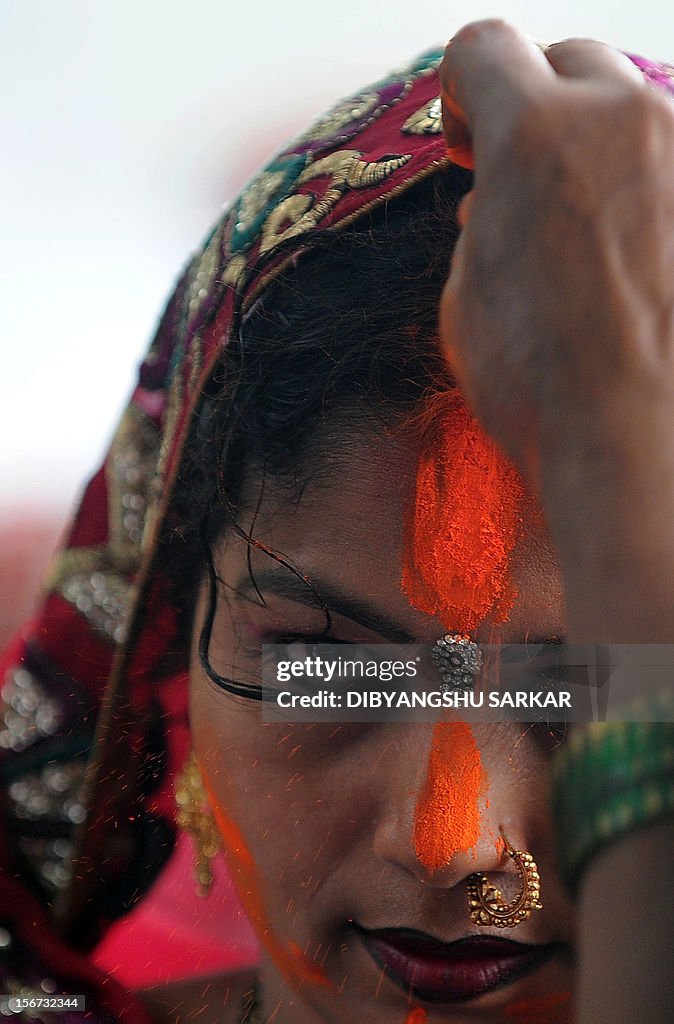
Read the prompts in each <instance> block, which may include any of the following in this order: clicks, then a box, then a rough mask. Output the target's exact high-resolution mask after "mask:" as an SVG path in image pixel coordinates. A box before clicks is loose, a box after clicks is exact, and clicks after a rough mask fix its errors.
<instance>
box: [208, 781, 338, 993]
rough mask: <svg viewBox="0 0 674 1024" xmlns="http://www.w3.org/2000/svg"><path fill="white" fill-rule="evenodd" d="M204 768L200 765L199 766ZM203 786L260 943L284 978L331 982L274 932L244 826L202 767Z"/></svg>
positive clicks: (289, 943) (317, 967)
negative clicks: (232, 815)
mask: <svg viewBox="0 0 674 1024" xmlns="http://www.w3.org/2000/svg"><path fill="white" fill-rule="evenodd" d="M200 767H201V766H200ZM201 776H202V779H203V783H204V789H205V791H206V795H207V797H208V803H209V805H210V808H211V810H212V812H213V817H214V818H215V823H216V825H217V826H218V831H219V833H220V835H221V836H222V840H223V843H224V844H225V847H226V849H227V852H228V854H229V856H230V858H231V860H232V862H233V865H234V871H233V872H232V881H233V882H234V885H235V887H236V891H237V893H238V896H239V898H240V900H241V902H242V903H243V905H244V907H245V909H246V912H247V914H248V916H249V918H250V921H251V923H252V925H253V927H254V928H255V931H256V932H257V934H258V936H259V938H260V940H261V942H262V943H263V944H264V947H265V949H266V950H267V952H268V953H269V956H270V957H271V959H272V960H273V962H274V964H275V965H276V966H277V967H278V969H279V971H280V972H281V974H283V976H284V977H285V978H287V979H288V980H289V981H290V982H291V983H294V984H295V985H296V986H297V985H298V984H300V983H302V982H305V983H306V982H311V983H313V984H319V985H330V984H331V983H330V981H329V979H328V978H327V976H326V974H325V972H324V971H323V969H322V968H321V967H319V966H318V965H317V964H313V963H311V962H309V961H308V960H307V959H306V957H304V956H303V954H302V951H301V950H300V949H299V948H298V946H297V945H296V944H295V943H292V942H288V943H284V942H282V941H281V939H279V937H278V936H277V935H276V934H275V932H274V930H273V928H272V926H271V924H270V922H269V919H268V917H267V913H266V911H265V908H264V903H263V901H262V895H261V894H262V892H263V883H262V879H261V878H260V877H259V873H258V870H257V867H256V865H255V860H254V858H253V855H252V853H251V851H250V850H249V849H248V846H247V844H246V841H245V839H244V837H243V835H242V833H241V829H240V828H239V826H238V825H237V824H236V822H235V821H234V820H233V819H232V818H230V817H229V816H228V815H227V814H225V812H224V811H223V809H222V808H221V807H220V805H219V803H218V800H217V797H216V796H215V792H214V789H213V786H212V785H211V782H210V779H209V778H208V776H207V775H206V773H205V771H203V769H201Z"/></svg>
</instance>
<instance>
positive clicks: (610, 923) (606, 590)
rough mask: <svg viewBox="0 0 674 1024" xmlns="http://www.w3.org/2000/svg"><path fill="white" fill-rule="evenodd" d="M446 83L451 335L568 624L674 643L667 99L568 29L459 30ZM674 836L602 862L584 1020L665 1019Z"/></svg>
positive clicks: (445, 332)
mask: <svg viewBox="0 0 674 1024" xmlns="http://www.w3.org/2000/svg"><path fill="white" fill-rule="evenodd" d="M441 81H442V86H443V95H444V96H445V97H446V100H447V102H446V103H445V131H446V135H447V138H448V142H449V144H450V145H451V146H459V147H462V148H463V150H464V152H465V148H466V147H467V146H470V148H471V149H472V155H473V158H474V163H475V172H476V179H475V180H476V187H475V190H474V193H473V195H472V197H471V199H470V200H469V202H467V203H466V204H465V206H464V210H463V223H464V231H463V234H462V238H461V240H460V243H459V246H458V249H457V253H456V257H455V260H454V265H453V268H452V273H451V275H450V277H449V280H448V283H447V286H446V288H445V291H444V295H443V301H442V309H441V334H442V342H443V345H444V348H445V351H446V353H447V355H448V358H449V359H450V361H451V362H452V364H453V365H454V367H455V370H456V372H457V374H458V376H459V379H460V381H461V384H462V386H463V388H464V390H465V391H466V393H467V394H468V395H469V397H470V400H471V403H472V406H473V409H474V411H475V412H476V413H477V415H478V416H479V417H480V418H481V420H482V422H483V424H484V425H485V426H486V427H487V429H488V430H489V431H490V432H491V434H492V436H493V437H494V439H495V440H496V441H497V442H499V443H500V444H501V445H502V447H503V448H504V449H505V450H507V451H508V452H509V453H510V454H511V455H512V456H513V458H515V460H516V461H517V462H518V463H519V465H520V467H521V469H522V471H523V473H524V474H525V476H526V477H527V478H528V479H529V481H530V483H531V485H532V487H533V488H534V489H535V490H536V491H537V493H538V494H539V496H540V500H541V504H542V505H543V508H544V510H545V515H546V519H547V522H548V523H549V525H550V531H551V536H552V538H553V543H554V547H555V550H556V551H557V552H558V554H559V560H560V568H561V573H562V579H563V584H564V592H565V599H566V609H567V628H568V635H569V638H570V639H571V640H572V641H580V642H588V641H589V642H609V643H611V642H616V643H620V642H622V643H624V642H633V643H637V642H639V643H644V642H655V643H670V642H671V641H672V638H673V637H674V612H673V611H672V609H674V533H673V532H672V529H671V523H672V521H673V518H674V432H673V431H672V427H671V425H672V422H673V421H674V372H673V369H674V320H673V318H672V308H673V306H674V242H673V239H674V107H673V105H672V103H671V100H669V99H667V98H666V97H664V96H663V95H661V94H659V93H658V92H656V91H655V90H652V89H649V88H647V86H646V85H645V84H644V82H643V80H642V78H641V76H640V75H639V74H637V73H636V72H635V69H634V67H633V66H632V65H631V63H630V62H629V61H628V60H627V59H626V58H624V57H623V56H622V55H620V54H618V53H616V52H615V51H612V50H610V49H609V48H608V47H605V46H602V45H601V44H598V43H593V42H589V41H587V40H571V41H568V42H566V43H562V44H559V45H557V46H554V47H550V48H548V50H547V51H546V54H545V56H543V55H542V54H541V53H540V52H539V51H538V50H537V49H536V48H535V47H533V46H532V45H531V44H530V43H529V42H528V41H527V40H526V39H524V38H523V37H522V36H521V35H519V34H518V33H517V32H516V31H515V30H514V29H513V28H511V27H510V26H509V25H506V24H504V23H503V22H499V21H485V22H479V23H476V24H473V25H469V26H467V27H466V28H465V29H463V30H462V31H461V32H459V33H458V35H457V36H456V37H455V38H454V40H453V41H452V42H451V43H450V45H449V46H448V47H447V50H446V54H445V60H444V63H443V66H442V69H441ZM542 154H545V157H544V159H543V158H542V156H541V155H542ZM494 226H497V227H498V232H496V231H495V230H494ZM513 237H514V238H517V239H518V240H519V242H520V245H519V246H518V248H519V256H518V259H517V260H513V259H512V249H511V244H510V240H511V239H512V238H513ZM506 249H507V251H506ZM486 281H489V282H491V286H490V287H486V286H485V282H486ZM598 523H600V524H601V529H600V530H598V529H597V528H596V524H598ZM626 595H629V599H626ZM673 843H674V823H673V822H672V821H671V820H668V821H665V822H662V823H661V824H659V825H658V826H657V827H652V828H647V829H644V830H642V831H640V832H637V833H634V834H631V835H627V836H625V837H624V838H623V839H621V840H620V841H618V842H616V843H615V844H613V845H612V846H610V847H608V848H607V849H606V850H604V851H603V853H602V854H601V855H600V856H599V857H597V859H596V861H594V862H593V863H592V864H591V866H590V868H589V869H588V871H587V874H586V876H585V878H584V884H583V888H582V893H581V899H580V908H579V909H580V919H581V927H580V950H581V956H580V978H579V992H578V1002H577V1010H576V1014H577V1017H576V1019H577V1021H578V1022H579V1024H603V1022H604V1021H606V1022H609V1021H610V1022H611V1024H620V1022H627V1021H634V1020H648V1021H650V1022H651V1024H654V1022H663V1024H664V1022H665V1021H668V1020H670V1019H671V1005H672V999H673V998H674V980H673V979H674V974H673V972H672V971H671V949H672V944H673V941H674V926H673V925H672V920H671V914H669V913H668V906H669V902H670V901H669V892H668V890H667V879H668V875H667V873H666V872H663V871H662V870H661V867H662V865H663V864H666V863H668V862H669V860H670V859H671V849H672V844H673ZM654 876H656V879H657V880H654ZM617 888H620V890H621V891H623V892H627V893H629V894H630V898H629V899H624V900H616V899H615V893H616V889H617ZM644 922H646V923H647V924H646V926H645V927H646V932H645V934H644ZM639 934H641V935H642V938H643V939H645V941H646V942H647V948H648V955H646V956H643V957H642V956H635V952H634V950H635V948H638V943H637V944H635V942H634V939H635V937H636V936H638V935H639ZM608 935H610V936H612V938H613V940H614V941H612V942H607V941H606V937H607V936H608Z"/></svg>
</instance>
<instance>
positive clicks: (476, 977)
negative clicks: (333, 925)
mask: <svg viewBox="0 0 674 1024" xmlns="http://www.w3.org/2000/svg"><path fill="white" fill-rule="evenodd" d="M354 928H355V930H356V932H357V934H358V935H359V937H360V939H361V941H362V942H363V945H364V946H365V948H366V950H367V951H368V953H369V954H370V956H371V957H372V959H373V960H374V962H375V963H376V964H377V966H378V967H379V968H380V970H383V971H385V973H386V975H387V977H389V978H390V979H391V981H393V982H394V983H395V984H396V985H398V986H399V987H400V988H402V989H403V991H404V992H405V993H406V994H408V995H410V994H411V995H413V996H415V997H416V998H417V999H420V1000H425V1001H426V1002H430V1003H460V1002H464V1001H466V1000H468V999H475V998H477V997H478V996H481V995H484V994H486V993H487V992H491V991H493V990H494V989H496V988H499V987H501V986H505V985H508V984H510V983H511V982H514V981H516V980H518V979H519V978H521V977H523V976H524V975H525V974H529V973H530V972H531V971H534V970H536V969H537V968H538V967H541V966H542V965H543V964H544V963H546V962H547V961H548V960H550V958H551V957H553V956H554V955H555V953H558V952H560V951H562V950H564V949H565V948H566V946H565V944H564V943H562V942H549V943H545V944H541V945H528V944H525V943H521V942H513V941H511V940H510V939H501V938H497V937H492V936H471V937H468V938H464V939H457V940H456V941H455V942H440V941H439V940H438V939H434V938H433V937H432V936H431V935H427V934H426V933H425V932H418V931H415V930H414V929H411V928H384V929H379V930H377V931H368V930H367V929H365V928H361V927H360V926H359V925H356V924H355V922H354Z"/></svg>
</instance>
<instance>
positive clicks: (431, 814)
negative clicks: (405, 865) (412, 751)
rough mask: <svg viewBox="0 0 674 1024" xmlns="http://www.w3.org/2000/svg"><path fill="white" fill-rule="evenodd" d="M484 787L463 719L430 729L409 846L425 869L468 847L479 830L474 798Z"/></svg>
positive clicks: (483, 776) (477, 756) (475, 748)
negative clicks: (424, 777)
mask: <svg viewBox="0 0 674 1024" xmlns="http://www.w3.org/2000/svg"><path fill="white" fill-rule="evenodd" d="M486 788H487V775H486V772H485V770H484V768H483V767H482V761H481V759H480V751H479V748H478V746H477V744H476V742H475V737H474V736H473V732H472V730H471V728H470V726H469V725H467V724H466V723H465V722H438V723H437V724H436V725H435V726H434V728H433V737H432V741H431V751H430V755H429V758H428V770H427V775H426V780H425V782H424V785H423V787H422V790H421V793H420V794H419V800H418V802H417V807H416V814H415V820H414V849H415V852H416V855H417V857H418V858H419V860H420V861H421V863H422V864H424V865H425V867H426V868H427V869H428V870H429V871H437V870H439V869H440V868H443V867H445V866H446V865H447V864H449V862H450V860H451V859H452V857H453V856H454V854H456V853H458V852H459V851H467V850H470V849H472V847H474V846H475V844H476V843H477V841H478V838H479V835H480V810H479V807H478V800H479V797H480V796H481V794H483V793H484V792H485V791H486Z"/></svg>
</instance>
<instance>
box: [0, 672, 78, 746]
mask: <svg viewBox="0 0 674 1024" xmlns="http://www.w3.org/2000/svg"><path fill="white" fill-rule="evenodd" d="M62 721H63V712H62V710H61V707H60V705H59V704H58V703H57V701H55V700H53V698H51V697H50V696H49V694H48V693H47V692H46V690H44V688H43V687H42V686H41V685H40V684H39V683H38V681H37V680H36V679H35V677H34V676H33V675H32V673H31V672H29V671H28V670H27V669H25V668H23V667H21V666H17V667H15V668H13V669H10V670H9V672H8V673H7V676H6V679H5V683H4V685H3V687H2V689H1V690H0V726H1V728H0V749H4V750H13V751H15V752H17V753H18V752H19V751H21V750H27V749H28V747H31V746H32V745H33V744H34V743H37V742H38V740H41V739H45V738H46V737H48V736H54V735H55V734H56V733H57V731H58V729H59V726H60V725H61V723H62Z"/></svg>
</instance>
